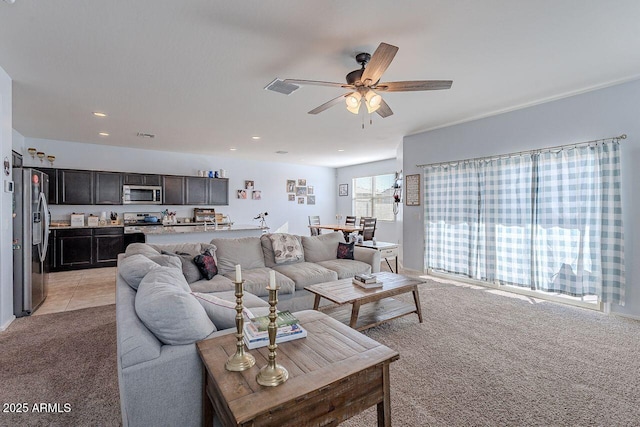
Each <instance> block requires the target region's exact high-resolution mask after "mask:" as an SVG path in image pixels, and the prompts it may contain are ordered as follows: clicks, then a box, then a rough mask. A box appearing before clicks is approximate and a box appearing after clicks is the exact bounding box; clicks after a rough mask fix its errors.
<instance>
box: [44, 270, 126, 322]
mask: <svg viewBox="0 0 640 427" xmlns="http://www.w3.org/2000/svg"><path fill="white" fill-rule="evenodd" d="M115 302H116V267H106V268H93V269H89V270H75V271H61V272H56V273H50V274H49V294H48V295H47V299H45V301H44V303H42V305H41V306H40V307H39V308H38V309H37V310H36V311H35V312H34V313H33V315H34V316H38V315H41V314H49V313H58V312H61V311H70V310H78V309H81V308H88V307H97V306H100V305H108V304H115Z"/></svg>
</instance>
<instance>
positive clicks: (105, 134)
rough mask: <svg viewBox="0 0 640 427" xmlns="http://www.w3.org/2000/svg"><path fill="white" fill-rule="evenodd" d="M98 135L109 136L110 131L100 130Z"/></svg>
mask: <svg viewBox="0 0 640 427" xmlns="http://www.w3.org/2000/svg"><path fill="white" fill-rule="evenodd" d="M98 135H100V136H109V133H108V132H99V133H98Z"/></svg>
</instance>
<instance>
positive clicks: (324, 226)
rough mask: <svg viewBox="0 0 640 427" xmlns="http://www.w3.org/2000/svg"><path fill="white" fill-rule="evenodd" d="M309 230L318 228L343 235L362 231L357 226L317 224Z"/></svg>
mask: <svg viewBox="0 0 640 427" xmlns="http://www.w3.org/2000/svg"><path fill="white" fill-rule="evenodd" d="M309 228H320V229H322V230H333V231H342V232H343V233H345V234H349V233H353V232H354V231H362V227H360V226H359V225H345V224H318V225H310V226H309Z"/></svg>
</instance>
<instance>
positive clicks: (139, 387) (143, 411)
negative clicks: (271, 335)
mask: <svg viewBox="0 0 640 427" xmlns="http://www.w3.org/2000/svg"><path fill="white" fill-rule="evenodd" d="M277 239H280V240H283V241H284V242H285V243H286V244H285V245H284V247H285V248H286V249H284V250H283V246H282V245H280V244H279V241H278V240H277ZM294 239H295V240H294ZM296 241H297V242H298V243H297V244H296V243H295V242H296ZM280 243H281V242H280ZM339 243H344V236H343V235H342V233H339V232H337V233H330V234H324V235H320V236H313V237H312V236H293V235H281V234H272V235H263V236H261V237H245V238H237V239H213V240H212V241H211V242H209V243H189V244H175V245H148V244H142V243H137V244H132V245H129V247H128V248H127V250H126V252H125V253H124V254H121V255H120V256H119V257H118V274H117V278H116V325H117V358H118V382H119V387H120V402H121V408H122V421H123V425H124V426H125V427H126V426H149V425H154V426H165V425H166V426H172V425H181V426H191V425H193V426H196V425H201V422H202V417H201V412H202V378H203V372H202V370H203V367H202V363H201V362H200V358H199V356H198V354H197V352H196V348H195V342H196V341H198V340H200V339H205V338H210V337H215V336H218V335H220V334H227V333H232V332H233V331H234V329H229V327H230V326H231V325H233V318H234V317H235V310H234V309H233V306H234V302H235V296H234V291H233V289H234V284H233V281H232V280H233V279H234V278H235V266H236V264H240V265H241V268H242V276H243V280H244V281H245V285H244V290H245V297H244V299H243V302H244V306H245V307H246V308H247V309H248V310H249V311H250V312H251V313H253V314H254V315H265V314H266V313H267V312H268V304H267V302H266V300H267V299H268V294H267V291H266V290H265V288H266V286H267V284H268V278H269V272H270V271H271V270H274V271H275V272H276V280H277V283H278V284H279V286H280V292H279V294H278V298H279V303H278V309H279V310H290V311H292V312H297V311H300V310H307V309H311V308H312V306H313V295H311V294H310V293H309V292H308V291H306V290H305V289H304V287H305V286H308V285H310V284H314V283H321V282H326V281H332V280H337V279H338V278H345V277H351V276H353V275H354V274H356V273H366V272H378V271H379V270H380V254H379V252H378V251H375V250H372V249H367V248H361V247H355V248H353V249H354V250H353V258H354V259H353V260H351V259H338V258H337V250H338V246H339ZM292 249H293V250H292ZM206 250H209V253H212V254H213V255H214V258H215V261H216V265H217V268H218V274H216V275H215V276H214V277H213V278H211V279H210V280H207V279H206V278H205V279H200V280H193V278H191V275H190V271H188V268H192V267H193V266H192V265H190V263H189V262H188V260H189V259H191V258H192V257H195V256H197V255H199V254H202V253H203V252H205V251H206ZM179 254H182V255H179ZM186 254H188V255H186ZM188 278H189V280H190V281H191V283H189V282H188V281H187V279H188ZM208 300H215V301H218V302H217V303H215V304H208V303H210V301H208ZM225 302H226V303H225ZM221 363H224V361H221Z"/></svg>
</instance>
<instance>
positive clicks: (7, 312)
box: [0, 68, 14, 331]
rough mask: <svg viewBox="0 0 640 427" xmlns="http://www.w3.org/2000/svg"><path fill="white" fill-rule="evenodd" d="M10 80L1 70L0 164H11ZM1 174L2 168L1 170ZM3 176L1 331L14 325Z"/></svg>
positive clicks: (8, 206) (9, 205) (8, 216)
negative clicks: (5, 162) (6, 160)
mask: <svg viewBox="0 0 640 427" xmlns="http://www.w3.org/2000/svg"><path fill="white" fill-rule="evenodd" d="M11 99H12V94H11V78H10V77H9V75H8V74H7V73H6V72H5V71H4V70H3V69H2V68H0V161H1V162H4V159H5V158H7V159H8V160H9V162H11V147H12V142H11V135H12V127H11V126H12V114H11V106H12V102H11ZM3 170H4V168H3ZM0 173H1V175H2V179H1V180H0V181H2V184H1V187H0V331H2V330H4V329H5V328H6V327H7V326H8V325H9V323H11V321H13V319H14V316H13V249H12V246H11V242H12V241H13V223H12V220H11V213H12V196H11V194H10V193H5V191H4V185H5V181H10V180H11V172H10V174H9V176H6V175H5V174H4V172H0Z"/></svg>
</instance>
